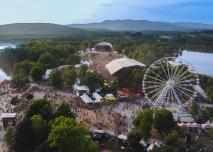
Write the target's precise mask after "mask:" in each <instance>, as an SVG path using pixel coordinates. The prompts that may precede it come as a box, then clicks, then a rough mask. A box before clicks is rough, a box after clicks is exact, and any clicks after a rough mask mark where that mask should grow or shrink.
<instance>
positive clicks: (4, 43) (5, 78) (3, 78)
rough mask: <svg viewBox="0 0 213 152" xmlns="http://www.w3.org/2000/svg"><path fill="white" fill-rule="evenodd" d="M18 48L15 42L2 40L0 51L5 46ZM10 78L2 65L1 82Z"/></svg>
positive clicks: (0, 70)
mask: <svg viewBox="0 0 213 152" xmlns="http://www.w3.org/2000/svg"><path fill="white" fill-rule="evenodd" d="M8 47H11V48H16V45H15V44H12V43H8V42H1V41H0V51H1V50H3V49H5V48H8ZM8 79H10V76H8V75H7V74H6V73H5V72H4V71H3V70H2V69H1V65H0V82H2V81H3V80H8Z"/></svg>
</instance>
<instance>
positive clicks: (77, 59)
mask: <svg viewBox="0 0 213 152" xmlns="http://www.w3.org/2000/svg"><path fill="white" fill-rule="evenodd" d="M80 61H81V58H80V56H79V55H78V54H71V55H70V56H69V57H68V59H67V64H70V65H75V64H79V63H80Z"/></svg>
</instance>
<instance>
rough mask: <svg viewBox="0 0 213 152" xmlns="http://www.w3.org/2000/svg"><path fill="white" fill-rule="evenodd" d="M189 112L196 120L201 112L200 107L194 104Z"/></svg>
mask: <svg viewBox="0 0 213 152" xmlns="http://www.w3.org/2000/svg"><path fill="white" fill-rule="evenodd" d="M189 112H190V113H191V114H192V116H193V117H194V118H195V119H196V118H197V116H198V114H199V111H198V105H197V103H196V102H192V104H191V105H190V107H189Z"/></svg>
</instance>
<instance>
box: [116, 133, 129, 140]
mask: <svg viewBox="0 0 213 152" xmlns="http://www.w3.org/2000/svg"><path fill="white" fill-rule="evenodd" d="M118 139H122V140H127V136H126V135H122V134H120V135H118Z"/></svg>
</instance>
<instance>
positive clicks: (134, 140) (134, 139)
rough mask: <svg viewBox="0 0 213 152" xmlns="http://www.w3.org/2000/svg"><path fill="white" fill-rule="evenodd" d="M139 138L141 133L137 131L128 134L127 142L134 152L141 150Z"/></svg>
mask: <svg viewBox="0 0 213 152" xmlns="http://www.w3.org/2000/svg"><path fill="white" fill-rule="evenodd" d="M141 138H142V136H141V133H140V132H139V131H137V130H133V131H131V132H130V133H129V134H128V138H127V142H128V144H129V146H130V147H131V149H133V151H134V152H141V150H142V149H143V146H142V144H140V141H141Z"/></svg>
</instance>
